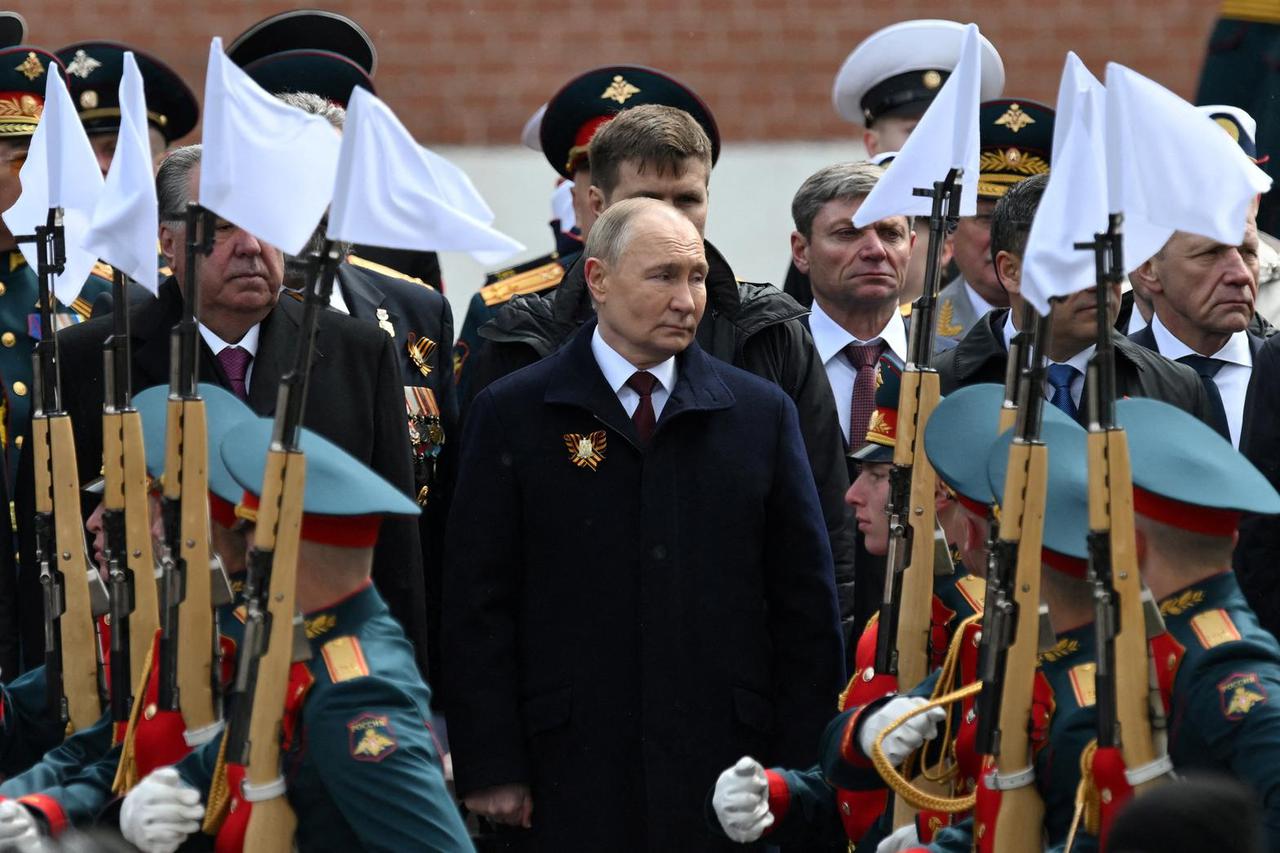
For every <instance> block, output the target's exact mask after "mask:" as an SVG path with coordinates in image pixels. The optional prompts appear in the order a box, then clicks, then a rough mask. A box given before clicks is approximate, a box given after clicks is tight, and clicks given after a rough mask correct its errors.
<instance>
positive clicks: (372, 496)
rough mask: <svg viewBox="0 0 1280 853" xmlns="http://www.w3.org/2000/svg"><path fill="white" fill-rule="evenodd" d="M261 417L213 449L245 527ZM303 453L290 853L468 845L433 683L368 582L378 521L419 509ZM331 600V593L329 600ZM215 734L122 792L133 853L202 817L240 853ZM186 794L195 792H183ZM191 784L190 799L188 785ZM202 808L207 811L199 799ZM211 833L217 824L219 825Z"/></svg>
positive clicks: (365, 477)
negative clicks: (445, 765) (296, 852)
mask: <svg viewBox="0 0 1280 853" xmlns="http://www.w3.org/2000/svg"><path fill="white" fill-rule="evenodd" d="M271 431H272V422H271V421H270V420H266V419H263V420H256V419H255V420H252V421H248V422H243V423H241V424H240V425H238V426H237V427H235V428H233V429H232V430H231V431H230V432H229V433H228V434H227V435H226V437H225V438H224V439H223V441H222V446H221V453H222V456H223V460H224V462H225V463H226V465H227V468H228V470H229V471H230V473H231V475H232V476H233V477H234V478H235V480H236V482H237V483H239V484H240V486H241V487H242V488H243V489H244V490H245V493H244V498H243V501H242V503H241V506H239V507H238V508H237V512H238V513H239V514H240V515H241V517H242V518H245V519H246V520H248V521H250V522H251V523H252V518H253V517H254V515H255V513H256V507H257V500H258V495H259V493H260V491H261V488H262V482H263V476H264V473H265V470H266V457H267V450H268V446H269V444H270V438H271ZM301 444H302V450H303V452H304V453H305V454H306V457H307V477H306V488H305V493H304V496H303V513H304V514H303V518H302V532H301V537H302V541H301V542H300V545H299V554H298V574H297V583H298V602H299V606H300V607H301V608H302V609H303V611H304V612H305V614H306V616H307V618H308V619H310V620H311V623H312V625H313V626H314V627H313V629H312V630H310V631H308V637H309V642H310V651H311V656H310V659H309V660H307V661H306V662H305V663H303V662H299V663H297V664H295V672H294V673H291V680H292V679H295V678H296V683H297V684H299V685H301V686H302V687H303V688H304V690H305V693H304V697H303V698H302V699H301V702H300V707H295V708H293V711H292V715H291V717H290V718H289V719H287V721H286V728H285V731H286V732H288V733H290V735H289V736H287V742H286V743H285V744H284V749H285V754H284V764H285V776H286V779H287V780H288V782H287V784H288V797H289V802H290V805H292V807H293V809H294V811H295V812H296V813H297V815H298V828H297V836H296V843H297V846H298V848H299V849H301V850H415V849H425V850H449V851H454V850H458V851H466V850H471V849H473V848H472V846H471V842H470V840H469V839H468V837H467V834H466V830H465V828H464V826H463V823H462V819H461V817H460V816H459V813H458V809H457V807H456V806H455V805H454V803H453V800H452V798H451V797H450V795H449V792H448V790H447V789H446V788H445V783H444V773H443V769H442V767H441V764H440V752H439V749H438V744H437V742H436V740H435V737H434V735H433V733H432V731H431V727H430V719H431V711H430V701H431V691H430V690H429V689H428V688H427V685H426V684H425V683H424V682H423V681H422V679H421V677H420V676H419V675H418V672H417V667H416V666H415V664H414V658H413V648H412V646H411V645H410V644H409V643H408V642H407V640H406V638H405V635H404V631H403V630H402V629H401V628H400V626H399V624H398V623H397V622H396V621H395V620H394V619H392V618H391V616H390V613H389V612H388V610H387V606H386V604H385V603H384V602H383V600H382V598H381V597H380V596H379V595H378V593H377V591H376V590H375V589H374V588H373V586H372V584H371V583H370V580H369V566H370V563H371V560H372V546H373V543H374V542H375V541H376V539H377V537H378V529H379V522H380V521H381V519H382V518H383V517H384V516H386V515H413V514H416V513H417V512H418V508H417V506H416V505H415V504H414V503H413V502H412V501H410V500H409V499H408V498H406V497H405V496H404V495H402V494H400V493H399V492H398V491H397V490H396V489H395V488H394V487H392V486H391V485H390V484H389V483H387V482H386V481H385V480H383V479H382V478H380V477H378V476H377V475H376V474H374V473H373V472H372V471H370V470H369V469H368V468H366V467H365V466H363V465H361V464H360V463H359V462H357V461H356V460H355V459H353V458H352V457H351V456H349V455H348V454H346V453H345V452H343V451H342V450H341V449H340V448H338V447H337V446H335V445H333V444H331V443H329V442H328V441H325V440H324V439H322V438H320V437H319V436H317V435H315V434H314V433H312V432H310V431H309V430H305V429H304V430H303V431H302V442H301ZM335 594H336V595H337V598H336V599H335V598H334V597H333V596H334V595H335ZM220 746H221V742H220V740H215V741H211V742H210V743H209V744H206V745H205V746H204V747H203V748H201V749H200V750H198V751H197V752H195V753H192V755H191V756H189V757H188V758H187V759H185V760H184V761H183V762H181V764H179V765H178V768H177V772H178V775H177V776H176V777H175V776H174V775H173V770H172V769H170V768H165V769H162V770H159V771H157V772H156V773H154V774H152V775H151V776H149V777H148V778H147V779H144V780H143V781H142V782H141V783H140V784H139V785H138V787H136V788H135V789H134V790H133V792H131V793H130V794H129V796H128V797H126V799H125V803H124V806H123V808H122V809H121V813H120V827H121V830H122V831H123V833H124V836H125V838H126V839H128V840H129V841H131V842H132V843H134V844H136V845H137V846H138V847H140V848H141V849H142V850H144V851H156V850H171V849H173V848H172V845H169V844H165V843H161V842H160V841H158V840H157V837H158V836H165V837H171V836H176V837H177V840H179V841H180V840H181V838H182V837H183V836H185V835H187V834H190V833H191V832H194V830H195V828H196V827H198V826H199V823H200V821H201V820H205V821H206V826H208V827H209V828H210V830H211V831H214V832H217V834H218V849H220V850H239V849H241V847H240V845H241V844H242V842H243V835H242V833H243V831H244V828H245V827H244V820H243V813H244V812H246V811H247V809H246V808H245V806H247V805H248V803H246V802H244V801H243V799H241V792H240V791H238V790H229V789H227V788H226V786H225V785H223V786H218V785H215V783H214V771H215V768H216V766H217V763H218V758H219V749H220ZM192 788H194V789H195V791H192V790H191V789H192ZM197 792H198V793H197ZM201 800H204V801H206V802H208V804H209V815H208V817H206V810H205V808H204V806H202V805H200V804H199V803H200V801H201ZM219 827H220V828H219Z"/></svg>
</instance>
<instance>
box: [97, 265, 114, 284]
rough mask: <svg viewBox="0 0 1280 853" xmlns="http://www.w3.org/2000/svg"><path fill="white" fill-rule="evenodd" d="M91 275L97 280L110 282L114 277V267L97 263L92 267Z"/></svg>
mask: <svg viewBox="0 0 1280 853" xmlns="http://www.w3.org/2000/svg"><path fill="white" fill-rule="evenodd" d="M93 274H94V275H96V276H97V277H98V278H105V279H106V280H107V281H111V279H112V278H114V277H115V274H116V270H115V267H113V266H111V264H107V263H103V262H102V261H98V262H97V263H96V264H94V265H93Z"/></svg>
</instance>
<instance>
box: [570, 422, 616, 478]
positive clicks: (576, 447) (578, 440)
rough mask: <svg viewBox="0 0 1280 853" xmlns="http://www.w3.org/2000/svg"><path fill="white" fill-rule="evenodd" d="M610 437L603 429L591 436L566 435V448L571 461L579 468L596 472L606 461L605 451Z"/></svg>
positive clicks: (574, 433)
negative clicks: (597, 467)
mask: <svg viewBox="0 0 1280 853" xmlns="http://www.w3.org/2000/svg"><path fill="white" fill-rule="evenodd" d="M607 441H608V436H607V435H606V434H605V431H604V430H602V429H599V430H596V431H595V432H593V433H591V434H590V435H581V434H579V433H576V432H567V433H565V435H564V446H565V447H566V448H568V450H569V461H570V462H572V463H573V464H574V465H577V466H578V467H579V468H589V469H591V470H592V471H594V470H596V466H597V465H599V464H600V463H601V462H603V461H604V449H605V445H606V443H607Z"/></svg>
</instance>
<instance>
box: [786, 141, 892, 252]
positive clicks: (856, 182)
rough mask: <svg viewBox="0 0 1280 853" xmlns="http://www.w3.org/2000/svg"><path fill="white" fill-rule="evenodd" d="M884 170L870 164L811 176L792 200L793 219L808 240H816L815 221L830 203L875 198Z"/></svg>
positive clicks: (849, 165)
mask: <svg viewBox="0 0 1280 853" xmlns="http://www.w3.org/2000/svg"><path fill="white" fill-rule="evenodd" d="M882 175H884V167H883V166H877V165H875V164H874V163H870V162H868V161H866V160H860V161H857V162H852V163H836V164H835V165H834V166H827V167H826V168H824V169H820V170H818V171H817V172H815V173H813V174H812V175H810V176H809V177H808V178H807V179H806V180H805V182H804V183H803V184H801V185H800V189H799V190H797V191H796V197H795V198H794V199H792V200H791V218H792V219H793V220H795V224H796V230H797V231H799V232H800V233H801V234H803V235H804V237H805V239H806V240H807V239H809V237H811V236H813V220H814V219H816V218H817V216H818V211H819V210H821V209H822V206H823V205H824V204H826V203H827V202H829V201H853V200H854V199H859V198H866V197H867V196H868V195H870V194H871V190H872V189H873V188H874V187H875V185H876V182H877V181H879V180H880V177H881V176H882Z"/></svg>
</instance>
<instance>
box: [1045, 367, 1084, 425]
mask: <svg viewBox="0 0 1280 853" xmlns="http://www.w3.org/2000/svg"><path fill="white" fill-rule="evenodd" d="M1079 375H1080V371H1078V370H1076V369H1075V368H1074V367H1072V366H1071V365H1069V364H1051V365H1049V385H1050V387H1052V388H1053V396H1052V397H1050V398H1049V402H1050V403H1052V404H1053V405H1055V406H1057V407H1058V408H1059V409H1062V411H1064V412H1066V413H1067V416H1068V417H1070V418H1071V420H1073V421H1074V420H1075V419H1076V415H1078V414H1079V410H1077V409H1076V403H1075V401H1074V400H1072V399H1071V383H1072V382H1074V381H1075V378H1076V377H1077V376H1079Z"/></svg>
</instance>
